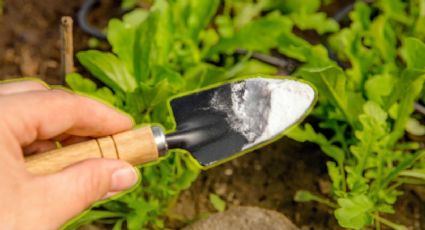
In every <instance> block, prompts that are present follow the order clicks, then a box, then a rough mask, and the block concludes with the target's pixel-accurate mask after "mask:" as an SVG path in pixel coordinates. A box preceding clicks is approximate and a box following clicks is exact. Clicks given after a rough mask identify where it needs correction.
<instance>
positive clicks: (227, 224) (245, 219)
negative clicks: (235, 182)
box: [183, 207, 299, 230]
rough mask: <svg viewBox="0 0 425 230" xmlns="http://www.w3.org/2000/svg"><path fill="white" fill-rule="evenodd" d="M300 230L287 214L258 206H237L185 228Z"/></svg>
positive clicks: (192, 229)
mask: <svg viewBox="0 0 425 230" xmlns="http://www.w3.org/2000/svg"><path fill="white" fill-rule="evenodd" d="M234 229H240V230H299V228H298V227H296V226H295V225H294V224H293V223H292V222H291V221H290V220H289V219H288V218H287V217H286V216H285V215H283V214H281V213H279V212H276V211H272V210H267V209H263V208H258V207H235V208H231V209H229V210H227V211H224V212H221V213H216V214H212V215H210V216H209V217H208V218H206V219H204V220H200V221H198V222H195V223H194V224H191V225H189V226H187V227H185V228H183V230H234Z"/></svg>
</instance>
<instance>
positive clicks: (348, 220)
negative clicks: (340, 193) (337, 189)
mask: <svg viewBox="0 0 425 230" xmlns="http://www.w3.org/2000/svg"><path fill="white" fill-rule="evenodd" d="M338 205H339V206H340V208H338V209H336V210H335V217H336V219H337V220H338V223H339V224H340V225H341V226H342V227H345V228H352V229H362V228H364V227H365V226H367V225H369V224H372V220H373V218H372V216H371V212H372V210H373V206H374V205H373V202H372V201H371V200H370V199H369V198H368V197H367V196H365V195H358V196H355V197H350V198H340V199H338Z"/></svg>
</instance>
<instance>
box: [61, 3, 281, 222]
mask: <svg viewBox="0 0 425 230" xmlns="http://www.w3.org/2000/svg"><path fill="white" fill-rule="evenodd" d="M219 3H220V2H219V1H218V0H212V1H197V0H176V1H165V0H157V1H155V3H154V5H153V6H152V7H151V8H150V9H149V10H146V9H135V10H133V11H131V12H130V13H128V14H126V15H125V16H124V17H123V19H122V20H118V19H112V20H111V21H110V22H109V24H108V28H107V38H108V42H109V43H110V44H111V46H112V53H111V52H102V51H98V50H88V51H81V52H79V53H78V54H77V58H78V61H79V62H80V64H81V65H83V66H84V67H85V68H86V69H87V70H88V71H89V72H90V73H91V74H92V76H94V77H96V78H97V79H99V80H100V81H102V82H103V83H104V84H105V85H106V86H104V87H100V88H98V87H97V86H96V84H95V83H94V82H93V81H91V80H89V79H86V78H83V77H82V76H81V75H80V74H78V73H72V74H69V75H68V76H67V77H66V82H67V84H68V85H69V86H70V87H71V88H72V89H73V90H74V91H76V92H79V93H81V94H86V95H90V96H93V97H96V98H98V99H99V100H102V101H104V102H105V103H109V104H111V105H112V106H115V107H117V108H119V109H121V110H123V111H125V112H127V113H129V114H130V115H131V116H132V117H133V118H134V119H135V121H136V123H137V124H140V123H157V124H161V125H162V126H163V127H164V128H165V129H166V130H167V131H171V130H173V129H174V127H173V121H172V117H171V116H170V114H169V113H168V112H169V111H168V110H167V104H166V103H167V99H168V98H169V97H170V96H172V95H175V94H177V93H181V92H185V91H191V90H194V89H198V88H201V87H204V86H207V85H210V84H213V83H216V82H220V81H224V80H226V79H230V78H233V77H236V76H238V74H239V73H250V71H254V72H259V71H260V72H261V71H262V68H263V67H264V66H267V65H260V66H254V67H250V68H246V67H244V66H243V65H244V64H241V63H240V64H239V65H237V68H233V67H232V66H231V67H229V68H227V67H219V66H215V65H212V64H209V63H207V62H206V61H205V59H204V55H203V53H206V51H207V50H208V49H209V48H210V47H211V44H212V43H214V42H215V40H216V39H215V38H214V37H216V35H214V32H213V30H211V29H210V28H206V27H207V25H208V24H209V22H210V20H211V18H212V17H213V16H214V14H215V13H216V10H217V8H218V6H219ZM205 28H206V29H205ZM235 64H237V63H235ZM263 69H264V68H263ZM274 69H275V68H273V67H268V68H267V71H269V72H270V70H274ZM267 71H264V72H267ZM140 172H141V177H142V183H141V185H140V186H138V187H136V188H135V189H134V190H133V191H132V192H130V193H128V194H126V195H123V196H121V197H117V198H114V199H112V201H109V202H106V203H105V202H103V203H101V204H97V205H95V206H94V207H92V208H91V209H90V210H89V211H87V212H85V213H83V214H82V215H81V216H79V217H78V218H75V219H74V220H73V221H71V222H69V223H68V224H67V225H65V226H64V228H66V229H73V228H75V227H77V226H79V225H82V224H86V223H90V222H93V221H97V222H100V223H107V224H108V223H109V224H114V226H115V227H116V228H120V227H121V226H124V225H125V226H126V227H127V228H128V229H141V228H163V227H164V223H163V218H164V217H165V216H166V215H167V212H168V209H169V208H170V207H171V206H172V204H173V203H174V202H175V200H176V198H177V195H178V194H179V192H180V191H181V190H183V189H186V188H188V187H189V185H190V184H191V183H192V181H193V180H195V179H196V177H197V175H198V173H199V168H198V166H197V165H195V164H194V163H192V161H191V159H190V157H189V156H188V155H187V153H185V152H181V151H180V152H179V151H173V153H172V154H169V156H168V157H166V158H165V159H162V160H161V161H160V162H158V163H155V164H150V165H145V166H142V167H141V168H140Z"/></svg>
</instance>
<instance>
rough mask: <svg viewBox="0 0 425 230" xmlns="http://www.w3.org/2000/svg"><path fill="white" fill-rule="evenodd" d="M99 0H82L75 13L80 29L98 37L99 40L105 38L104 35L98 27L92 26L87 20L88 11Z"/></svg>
mask: <svg viewBox="0 0 425 230" xmlns="http://www.w3.org/2000/svg"><path fill="white" fill-rule="evenodd" d="M99 2H100V0H86V1H84V3H83V5H82V6H81V8H80V10H79V11H78V14H77V22H78V25H79V26H80V27H81V29H82V30H83V31H84V32H86V33H88V34H90V35H91V36H93V37H95V38H97V39H100V40H106V35H105V34H104V33H102V32H101V31H100V30H99V29H97V28H95V27H93V26H92V25H90V24H89V23H88V22H87V16H88V14H89V13H90V11H91V10H92V9H93V8H94V6H95V5H96V4H98V3H99Z"/></svg>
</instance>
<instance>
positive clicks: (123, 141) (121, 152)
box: [25, 126, 165, 175]
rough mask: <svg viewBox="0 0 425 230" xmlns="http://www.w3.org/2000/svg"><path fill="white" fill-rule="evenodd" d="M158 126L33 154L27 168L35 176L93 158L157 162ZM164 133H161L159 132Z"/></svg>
mask: <svg viewBox="0 0 425 230" xmlns="http://www.w3.org/2000/svg"><path fill="white" fill-rule="evenodd" d="M158 128H159V127H156V126H155V127H142V128H138V129H134V130H130V131H126V132H123V133H118V134H115V135H112V136H107V137H102V138H98V139H93V140H89V141H86V142H82V143H78V144H74V145H70V146H66V147H63V148H58V149H55V150H52V151H49V152H45V153H41V154H34V155H31V156H29V157H26V158H25V163H26V168H27V169H28V171H29V172H30V173H32V174H36V175H43V174H49V173H54V172H57V171H60V170H62V169H63V168H65V167H67V166H69V165H71V164H74V163H77V162H79V161H82V160H86V159H91V158H108V159H120V160H124V161H127V162H129V163H130V164H132V165H138V164H142V163H146V162H149V161H153V160H156V159H157V158H158V157H159V156H160V154H159V152H162V150H163V149H162V150H161V149H158V140H159V139H158V138H163V139H164V140H159V141H165V137H164V136H163V134H162V132H161V134H162V135H161V134H160V135H158ZM159 131H161V130H159Z"/></svg>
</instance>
